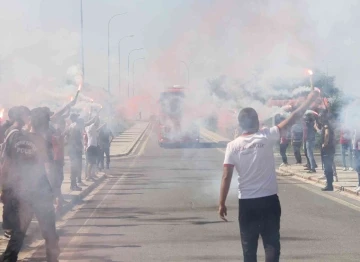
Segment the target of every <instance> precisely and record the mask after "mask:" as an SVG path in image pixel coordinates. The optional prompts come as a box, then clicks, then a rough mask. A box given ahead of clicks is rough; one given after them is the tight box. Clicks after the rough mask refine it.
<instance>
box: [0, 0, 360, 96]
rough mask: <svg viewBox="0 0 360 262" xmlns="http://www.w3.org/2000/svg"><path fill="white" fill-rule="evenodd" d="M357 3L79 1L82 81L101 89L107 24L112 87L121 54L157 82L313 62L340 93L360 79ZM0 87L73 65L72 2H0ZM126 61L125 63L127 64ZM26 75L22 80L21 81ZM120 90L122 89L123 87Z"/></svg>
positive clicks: (139, 81) (144, 80)
mask: <svg viewBox="0 0 360 262" xmlns="http://www.w3.org/2000/svg"><path fill="white" fill-rule="evenodd" d="M359 3H360V1H355V0H346V1H340V0H336V1H335V0H297V1H295V0H286V1H285V0H272V1H265V0H253V1H239V0H196V1H191V0H142V1H141V0H134V1H130V0H83V14H84V46H85V75H86V82H88V83H90V84H91V85H93V86H98V87H101V88H107V23H108V20H109V18H110V17H111V16H112V15H114V14H117V13H122V12H127V14H126V15H124V16H121V17H117V18H115V19H114V20H113V22H112V23H111V30H110V33H111V34H110V35H111V69H112V70H111V79H112V81H111V88H112V89H113V90H118V51H117V43H118V41H119V39H120V38H121V37H123V36H126V35H129V34H134V35H135V37H134V38H130V39H125V40H123V41H122V44H121V51H122V59H121V70H122V72H121V75H122V88H123V92H126V88H127V54H128V52H129V51H130V50H131V49H134V48H141V47H144V48H145V50H143V51H140V52H136V53H133V55H132V56H131V58H132V59H131V60H132V61H134V59H136V58H141V57H145V58H146V60H145V62H144V61H138V62H137V63H136V70H135V72H136V85H137V86H138V87H139V88H140V86H141V87H142V88H146V89H151V88H163V86H164V85H168V84H186V77H187V75H186V69H185V67H184V65H183V64H181V62H180V60H183V61H185V62H186V63H188V64H189V65H190V72H191V74H190V77H191V83H192V86H194V88H202V87H203V86H204V83H205V82H206V80H207V79H209V78H214V77H217V76H219V75H227V76H229V77H231V78H233V79H237V78H238V79H241V80H246V79H249V78H251V76H252V74H253V71H254V69H259V68H261V69H262V70H264V74H263V83H264V89H267V88H268V86H267V84H268V80H271V79H273V78H276V77H278V76H282V77H283V76H291V77H294V76H298V77H299V76H300V77H301V76H302V75H304V72H305V69H306V68H309V67H311V68H314V67H318V68H320V69H322V70H324V71H326V70H327V69H328V71H329V74H331V75H335V76H336V77H337V84H338V86H340V87H342V88H343V89H344V91H348V92H350V91H351V92H356V90H358V85H359V84H360V80H359V78H358V70H359V68H360V51H359V49H358V46H359V40H360V35H359V34H358V26H359V25H360V21H359V20H360V17H359V16H358V13H359V11H360V7H359V6H360V5H359ZM0 4H1V6H2V8H1V9H0V18H1V23H0V32H1V35H2V37H1V41H0V70H1V79H2V80H1V81H2V83H1V85H2V86H3V87H4V86H5V85H6V86H11V84H12V83H14V81H16V82H18V83H20V84H22V85H28V86H30V87H32V84H31V83H32V81H33V80H34V79H37V80H39V79H40V80H41V81H48V82H49V83H54V84H58V83H61V82H63V81H64V79H65V76H66V73H67V71H68V69H69V68H70V67H71V66H74V65H76V64H79V63H80V61H81V56H80V39H81V38H80V0H11V1H10V0H0ZM131 67H132V62H131ZM29 83H30V84H29ZM123 94H124V93H123Z"/></svg>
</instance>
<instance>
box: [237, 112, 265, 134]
mask: <svg viewBox="0 0 360 262" xmlns="http://www.w3.org/2000/svg"><path fill="white" fill-rule="evenodd" d="M238 121H239V125H240V127H241V129H242V130H243V131H255V132H257V131H258V130H259V126H260V123H259V116H258V114H257V112H256V111H255V109H254V108H251V107H247V108H243V109H241V111H240V113H239V115H238Z"/></svg>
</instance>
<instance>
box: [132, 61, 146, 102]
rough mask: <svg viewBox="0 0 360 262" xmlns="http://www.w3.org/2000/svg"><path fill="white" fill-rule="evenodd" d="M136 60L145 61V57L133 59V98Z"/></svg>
mask: <svg viewBox="0 0 360 262" xmlns="http://www.w3.org/2000/svg"><path fill="white" fill-rule="evenodd" d="M138 60H145V57H141V58H138V59H135V60H134V62H133V70H132V71H133V79H132V82H133V96H135V82H134V80H135V62H136V61H138Z"/></svg>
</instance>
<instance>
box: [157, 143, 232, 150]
mask: <svg viewBox="0 0 360 262" xmlns="http://www.w3.org/2000/svg"><path fill="white" fill-rule="evenodd" d="M227 143H228V142H218V143H215V142H200V143H197V144H163V145H162V146H161V147H162V148H164V149H178V148H188V149H196V148H226V145H227Z"/></svg>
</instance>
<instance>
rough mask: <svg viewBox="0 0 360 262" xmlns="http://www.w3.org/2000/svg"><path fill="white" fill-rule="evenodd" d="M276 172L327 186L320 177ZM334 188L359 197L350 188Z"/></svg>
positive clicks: (285, 171)
mask: <svg viewBox="0 0 360 262" xmlns="http://www.w3.org/2000/svg"><path fill="white" fill-rule="evenodd" d="M276 172H277V174H278V175H279V176H294V177H299V178H302V179H305V180H309V181H312V182H315V183H316V184H320V185H324V186H325V185H326V180H322V179H319V178H318V177H312V176H306V175H302V174H298V173H295V172H291V171H287V170H280V169H276ZM333 187H334V189H336V190H338V191H342V192H346V193H350V194H352V195H355V196H359V193H357V192H355V191H353V190H351V189H349V188H346V187H344V186H341V185H336V184H334V185H333Z"/></svg>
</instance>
